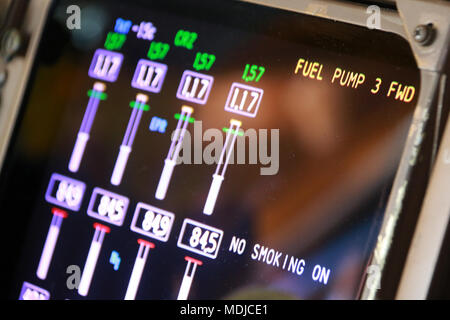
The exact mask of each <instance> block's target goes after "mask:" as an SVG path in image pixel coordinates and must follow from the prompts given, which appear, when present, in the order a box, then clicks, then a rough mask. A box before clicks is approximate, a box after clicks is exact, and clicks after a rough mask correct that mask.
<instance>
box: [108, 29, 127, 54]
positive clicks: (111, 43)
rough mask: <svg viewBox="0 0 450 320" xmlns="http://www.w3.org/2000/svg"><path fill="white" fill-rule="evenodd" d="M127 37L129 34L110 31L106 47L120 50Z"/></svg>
mask: <svg viewBox="0 0 450 320" xmlns="http://www.w3.org/2000/svg"><path fill="white" fill-rule="evenodd" d="M126 39H127V36H126V35H124V34H120V33H116V32H109V33H108V35H107V36H106V41H105V48H106V49H108V50H120V49H122V46H123V44H124V43H125V40H126Z"/></svg>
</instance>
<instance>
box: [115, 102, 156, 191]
mask: <svg viewBox="0 0 450 320" xmlns="http://www.w3.org/2000/svg"><path fill="white" fill-rule="evenodd" d="M147 101H148V96H147V95H145V94H142V93H138V94H137V95H136V101H134V102H133V104H132V108H133V111H132V112H131V116H130V120H128V125H127V130H126V131H125V135H124V137H123V140H122V144H121V145H120V149H119V155H118V156H117V160H116V164H115V165H114V170H113V173H112V176H111V184H113V185H115V186H118V185H119V184H120V183H121V182H122V177H123V173H124V171H125V167H126V166H127V162H128V158H129V156H130V153H131V148H132V146H133V142H134V138H135V137H136V132H137V130H138V127H139V123H140V122H141V118H142V114H143V112H144V111H145V110H148V109H149V107H148V105H146V103H147Z"/></svg>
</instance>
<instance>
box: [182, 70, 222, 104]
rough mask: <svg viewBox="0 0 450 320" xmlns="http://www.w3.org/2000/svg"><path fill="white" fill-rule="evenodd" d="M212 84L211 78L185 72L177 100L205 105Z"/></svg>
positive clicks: (192, 72) (212, 79)
mask: <svg viewBox="0 0 450 320" xmlns="http://www.w3.org/2000/svg"><path fill="white" fill-rule="evenodd" d="M213 82H214V78H213V77H212V76H208V75H206V74H202V73H198V72H194V71H190V70H186V71H184V72H183V76H182V77H181V81H180V85H179V86H178V90H177V98H178V99H181V100H185V101H189V102H193V103H198V104H206V102H207V101H208V97H209V93H210V92H211V88H212V85H213Z"/></svg>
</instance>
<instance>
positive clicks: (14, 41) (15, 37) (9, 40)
mask: <svg viewBox="0 0 450 320" xmlns="http://www.w3.org/2000/svg"><path fill="white" fill-rule="evenodd" d="M21 43H22V37H21V35H20V32H19V31H18V30H17V29H9V30H7V31H6V32H5V33H4V34H3V37H2V39H1V47H0V49H1V51H0V53H1V56H2V57H3V59H5V61H9V60H10V59H11V58H12V57H13V56H14V55H15V54H16V53H17V52H18V51H19V49H20V46H21Z"/></svg>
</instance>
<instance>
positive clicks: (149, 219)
mask: <svg viewBox="0 0 450 320" xmlns="http://www.w3.org/2000/svg"><path fill="white" fill-rule="evenodd" d="M154 218H155V213H154V212H153V211H150V210H149V211H147V212H146V213H145V217H144V221H142V229H144V230H145V231H149V230H150V229H151V227H152V223H153V219H154Z"/></svg>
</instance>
